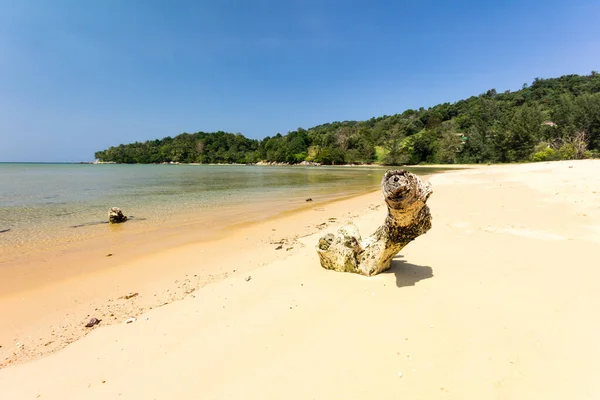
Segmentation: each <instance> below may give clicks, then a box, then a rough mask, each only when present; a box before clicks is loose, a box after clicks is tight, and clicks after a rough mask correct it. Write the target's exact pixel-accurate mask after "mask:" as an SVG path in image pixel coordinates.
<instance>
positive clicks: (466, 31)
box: [0, 0, 600, 161]
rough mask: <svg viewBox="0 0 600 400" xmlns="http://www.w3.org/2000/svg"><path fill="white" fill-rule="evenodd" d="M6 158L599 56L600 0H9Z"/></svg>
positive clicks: (1, 72) (69, 156)
mask: <svg viewBox="0 0 600 400" xmlns="http://www.w3.org/2000/svg"><path fill="white" fill-rule="evenodd" d="M0 10H1V11H0V161H87V160H92V159H93V155H94V152H95V151H96V150H101V149H104V148H106V147H108V146H111V145H117V144H120V143H129V142H133V141H136V140H137V141H143V140H147V139H154V138H161V137H164V136H175V135H176V134H178V133H181V132H196V131H200V130H202V131H209V132H210V131H216V130H224V131H228V132H241V133H243V134H245V135H246V136H248V137H252V138H262V137H264V136H267V135H273V134H276V133H277V132H281V133H286V132H288V131H289V130H293V129H296V128H298V127H304V128H309V127H311V126H314V125H317V124H321V123H325V122H331V121H340V120H360V119H368V118H370V117H373V116H380V115H384V114H387V115H390V114H395V113H398V112H402V111H404V110H405V109H407V108H418V107H421V106H425V107H427V106H432V105H435V104H437V103H440V102H446V101H450V102H452V101H456V100H460V99H461V98H465V97H468V96H470V95H476V94H479V93H482V92H484V91H486V90H488V89H490V88H496V89H497V90H498V91H504V90H507V89H511V90H516V89H519V88H520V87H521V86H522V85H523V83H525V82H528V83H530V82H531V81H532V80H533V79H534V78H535V77H542V78H543V77H556V76H560V75H564V74H570V73H578V74H588V73H589V72H590V71H592V70H598V69H600V24H598V23H597V21H598V18H599V17H600V2H598V1H597V0H594V1H588V0H578V1H553V0H546V1H525V0H522V1H508V0H507V1H494V2H491V1H483V0H481V1H477V2H476V1H376V0H371V1H351V0H350V1H328V0H320V1H312V0H292V1H285V0H278V1H252V0H246V1H242V0H236V1H210V2H207V1H201V0H198V1H187V0H186V1H176V0H173V1H166V0H103V1H81V0H76V1H71V0H69V1H67V0H62V1H60V0H53V1H51V0H47V1H45V0H38V1H30V0H19V1H13V0H0Z"/></svg>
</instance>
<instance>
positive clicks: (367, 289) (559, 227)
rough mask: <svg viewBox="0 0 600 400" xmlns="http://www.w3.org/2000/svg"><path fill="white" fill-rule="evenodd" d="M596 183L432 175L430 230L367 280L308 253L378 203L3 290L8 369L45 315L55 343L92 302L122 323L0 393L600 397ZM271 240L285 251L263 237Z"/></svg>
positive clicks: (581, 174) (568, 176)
mask: <svg viewBox="0 0 600 400" xmlns="http://www.w3.org/2000/svg"><path fill="white" fill-rule="evenodd" d="M599 172H600V162H599V161H578V162H557V163H547V164H526V165H509V166H492V167H482V168H478V169H474V170H466V171H456V172H450V173H446V174H441V175H436V176H434V177H433V178H431V179H430V180H431V182H432V183H433V186H434V194H433V195H432V197H431V199H430V202H429V204H430V207H431V209H432V214H433V218H434V219H433V228H432V230H431V231H430V232H428V233H427V234H426V235H424V236H422V237H420V238H418V239H417V240H415V241H414V242H413V243H411V244H410V245H409V246H407V247H406V248H405V249H404V250H403V251H402V253H401V255H400V256H398V257H397V259H396V260H395V261H394V263H393V268H392V269H391V270H390V271H389V272H388V273H384V274H382V275H379V276H376V277H373V278H365V277H362V276H357V275H352V274H342V273H336V272H331V271H326V270H323V269H321V268H320V266H319V263H318V257H317V255H316V252H315V251H314V244H315V243H316V241H317V239H318V237H319V236H320V234H322V233H323V232H327V231H332V230H334V229H335V228H336V227H338V226H339V225H340V222H343V221H344V220H347V219H352V220H353V221H354V222H355V223H356V224H357V225H358V226H359V228H360V229H361V231H362V232H363V233H364V234H366V233H369V231H371V230H373V229H375V228H376V226H378V225H379V224H380V222H381V221H382V220H383V217H384V214H385V208H384V207H383V206H382V203H383V202H382V198H381V195H380V194H379V193H377V194H370V195H365V196H361V197H357V198H354V199H351V200H347V201H343V202H339V203H333V204H330V205H327V206H325V207H324V208H322V210H323V211H315V209H321V208H320V207H318V205H315V207H314V208H312V209H310V210H307V211H305V212H302V213H296V214H293V215H289V216H286V217H284V218H280V219H278V220H276V221H269V222H268V223H265V224H262V225H255V226H252V227H251V228H248V229H241V230H238V231H236V233H235V234H234V235H231V236H230V237H229V238H228V239H227V240H225V241H223V240H222V241H217V242H214V243H210V244H206V243H205V244H202V245H195V246H186V247H182V248H179V249H177V250H171V251H168V252H158V253H157V254H153V255H151V256H148V257H146V258H143V257H142V258H139V259H137V260H135V261H130V262H128V263H126V264H123V265H120V266H119V267H118V268H117V267H115V268H114V270H110V271H108V270H99V271H95V272H93V273H90V274H86V275H84V276H78V277H76V278H73V280H71V281H64V282H54V283H52V284H49V285H47V286H41V287H36V288H32V289H30V290H29V291H26V292H23V293H20V294H17V293H14V294H11V295H10V296H5V297H3V298H1V299H0V317H1V319H0V321H2V335H3V336H2V338H4V340H8V342H0V345H2V346H3V347H4V348H1V349H0V351H5V348H6V347H9V348H10V350H9V352H8V353H10V354H12V353H16V354H17V355H18V354H25V355H23V356H16V358H14V360H16V361H19V360H25V359H27V358H28V357H33V356H35V355H36V351H37V350H39V348H40V346H41V347H46V346H43V344H42V345H36V344H34V342H35V341H39V342H40V343H42V342H45V340H46V338H42V340H39V338H37V337H35V336H33V334H32V333H31V332H34V330H35V329H34V328H32V326H36V324H37V328H36V329H38V330H39V332H40V335H42V334H47V330H48V324H54V325H53V326H55V329H56V330H57V332H58V335H59V336H58V337H59V338H60V336H61V335H62V336H63V337H64V335H63V334H62V333H61V329H63V328H59V327H58V326H59V325H60V322H58V324H57V323H56V322H52V319H53V318H57V317H58V316H60V315H64V313H65V310H70V311H69V314H71V313H72V314H73V315H76V317H72V318H73V319H69V318H68V317H65V319H66V320H67V321H68V323H69V324H72V325H66V326H67V328H64V329H65V331H66V332H74V331H73V329H75V325H73V324H75V323H77V329H79V330H76V331H75V332H79V331H81V330H83V328H81V324H82V323H84V322H85V317H87V314H91V312H90V310H91V311H92V312H94V310H93V309H90V307H92V306H97V308H99V311H96V312H97V313H106V312H110V310H107V309H104V308H102V307H105V305H106V303H107V299H110V300H112V301H111V302H109V303H113V304H118V305H119V307H116V306H115V308H116V309H119V310H121V309H124V310H127V311H124V312H123V313H120V314H118V317H117V320H114V319H113V321H115V322H118V324H114V325H112V326H104V325H105V324H106V322H108V320H111V318H110V316H109V317H106V316H104V317H103V319H104V320H103V322H102V323H101V324H100V326H99V327H97V328H94V329H93V332H92V333H90V334H89V335H87V336H85V337H84V338H82V339H81V340H78V341H76V342H75V343H73V344H71V345H69V346H67V347H65V348H63V349H62V350H60V351H58V352H55V353H54V354H51V355H49V356H46V357H43V358H40V359H37V360H34V361H30V362H22V363H20V364H18V365H13V366H9V367H7V368H4V369H2V370H0V394H1V398H2V399H11V400H12V399H36V398H41V399H113V398H114V399H116V398H119V399H240V398H244V399H254V398H256V399H399V398H407V399H432V398H433V399H435V398H440V399H513V398H526V399H530V398H536V399H537V398H539V399H565V398H576V399H597V398H600V347H599V346H597V345H596V344H595V342H594V340H595V339H596V337H597V336H598V335H599V334H600V315H599V314H598V312H597V310H598V309H599V307H600V293H599V292H598V290H597V281H598V278H599V277H600V272H599V271H598V266H599V265H600V261H599V255H600V173H599ZM377 206H379V207H377ZM329 217H336V218H338V220H337V221H336V222H333V223H328V224H327V226H322V227H321V228H324V229H322V230H320V231H319V232H318V233H314V234H312V235H310V233H311V232H314V231H316V230H317V229H315V225H317V224H319V223H322V222H325V221H327V220H328V218H329ZM274 224H275V225H274ZM271 229H276V231H272V230H271ZM303 234H308V236H304V237H302V235H303ZM293 236H297V238H296V239H295V240H292V239H293ZM246 238H248V239H246ZM282 238H288V239H289V241H290V243H293V244H292V245H289V246H288V245H285V244H284V245H283V248H282V249H281V250H275V248H276V246H277V245H274V244H270V243H269V242H270V241H278V240H279V239H282ZM288 247H293V249H291V250H289V251H286V249H287V248H288ZM203 250H204V251H203ZM165 265H173V266H174V267H173V271H171V272H169V271H165V268H164V267H165ZM234 270H235V272H234ZM181 274H183V276H181ZM185 274H187V277H185ZM194 274H196V275H197V276H196V277H194V276H193V275H194ZM142 275H143V277H144V278H143V279H142V278H141V277H142ZM209 275H212V278H211V277H210V276H209ZM136 276H137V277H138V279H136ZM249 276H251V279H250V280H247V279H248V277H249ZM107 277H110V278H107ZM193 278H197V279H195V280H194V279H193ZM222 278H225V279H222ZM174 279H175V280H178V283H174ZM185 279H188V280H189V281H185ZM210 282H212V283H210ZM137 283H139V286H138V285H136V284H137ZM142 283H143V284H142ZM206 283H210V284H207V285H205V284H206ZM111 285H112V286H111ZM116 285H119V287H116ZM165 285H170V287H173V285H174V287H178V288H177V294H176V295H175V297H174V298H173V299H176V298H179V297H181V298H182V299H183V300H181V301H177V302H173V303H172V304H168V305H166V306H164V307H158V308H156V307H155V308H154V309H152V310H150V311H147V310H148V309H149V308H150V307H152V304H156V301H153V300H152V299H153V298H155V296H154V294H157V296H156V297H159V296H162V297H161V301H163V299H164V301H165V302H168V301H170V300H173V299H170V298H169V295H165V292H164V290H166V289H164V290H163V291H162V292H160V290H162V289H163V288H164V287H165ZM111 287H112V289H110V290H109V289H108V288H111ZM196 288H199V289H198V290H195V291H193V292H192V291H191V290H192V289H196ZM173 290H175V289H173ZM130 291H131V292H138V293H139V295H138V296H136V297H134V298H132V299H128V300H127V299H118V297H119V296H122V295H124V294H127V292H130ZM186 292H189V293H188V294H185V293H186ZM166 293H170V292H166ZM80 298H82V299H86V304H76V305H75V306H74V305H73V301H78V299H80ZM42 301H43V303H40V302H42ZM81 303H83V302H81ZM88 303H89V304H88ZM40 304H43V305H40ZM131 304H136V306H131ZM42 307H46V312H44V313H40V312H39V310H40V309H41V308H42ZM120 307H122V308H120ZM11 310H12V311H11ZM136 311H137V312H140V311H145V312H144V313H143V314H141V315H138V318H137V320H136V321H135V322H133V323H131V324H123V323H122V322H123V321H124V319H126V317H128V316H129V314H133V313H134V312H136ZM11 312H12V314H11ZM36 312H37V313H38V314H39V315H38V318H34V319H33V320H31V319H29V320H28V319H27V318H24V317H20V316H21V315H25V316H29V317H31V316H32V315H36V314H35V313H36ZM116 315H117V314H115V316H116ZM100 317H101V316H100ZM7 324H8V326H7ZM69 329H71V330H69ZM7 332H10V334H6V333H7ZM19 332H21V333H22V334H21V335H18V333H19ZM44 332H46V333H44ZM69 334H70V335H72V336H71V339H73V340H74V339H75V338H77V337H78V336H77V335H76V334H72V333H69ZM11 335H12V336H11ZM15 335H16V336H19V338H20V339H19V340H22V342H21V343H23V344H24V347H23V348H22V349H21V350H18V348H17V345H16V343H15V342H14V340H17V337H16V336H15ZM13 336H15V337H13ZM27 336H32V337H31V338H28V337H27ZM0 340H2V339H0ZM61 340H62V339H61ZM49 346H52V345H49ZM29 347H31V348H32V349H35V350H34V351H31V353H27V351H28V349H29ZM8 353H7V352H5V353H4V354H8Z"/></svg>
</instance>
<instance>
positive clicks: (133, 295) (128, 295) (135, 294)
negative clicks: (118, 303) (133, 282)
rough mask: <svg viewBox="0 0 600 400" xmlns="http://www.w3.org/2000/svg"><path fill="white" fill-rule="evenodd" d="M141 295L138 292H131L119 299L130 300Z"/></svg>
mask: <svg viewBox="0 0 600 400" xmlns="http://www.w3.org/2000/svg"><path fill="white" fill-rule="evenodd" d="M138 294H139V293H138V292H129V293H127V294H126V295H125V296H121V297H119V299H125V300H129V299H131V298H133V297H135V296H137V295H138Z"/></svg>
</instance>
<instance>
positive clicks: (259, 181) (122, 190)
mask: <svg viewBox="0 0 600 400" xmlns="http://www.w3.org/2000/svg"><path fill="white" fill-rule="evenodd" d="M408 169H409V170H411V171H412V172H415V173H417V174H430V173H432V172H435V170H432V169H430V168H419V167H415V168H408ZM385 171H386V168H385V167H378V166H373V167H370V166H369V167H367V166H360V167H351V166H321V167H315V166H258V165H181V164H179V165H177V164H176V165H163V164H161V165H122V164H44V163H0V232H1V233H0V254H1V253H2V252H3V249H4V252H5V253H8V249H11V250H13V251H14V250H15V249H17V250H18V249H19V248H22V249H32V248H36V249H38V248H42V247H52V246H53V245H54V244H56V243H59V242H60V243H70V242H79V241H82V240H87V239H93V238H94V237H96V236H102V235H105V234H107V232H108V229H109V227H108V224H107V223H106V222H107V213H108V209H109V208H110V207H119V208H121V209H122V210H123V212H124V214H125V215H128V216H129V217H131V219H130V221H128V222H127V223H126V224H124V225H126V226H127V228H126V229H129V230H132V231H135V230H139V231H143V230H148V229H157V228H159V227H161V226H169V225H170V226H172V225H177V224H185V223H191V222H193V223H196V224H199V226H200V227H201V226H205V227H206V229H207V230H210V229H217V228H223V227H225V226H226V225H232V224H238V223H247V222H253V221H259V220H264V219H267V218H270V217H274V216H276V215H277V214H280V213H282V212H285V211H291V210H295V209H300V208H303V207H306V206H307V205H311V206H312V205H314V206H315V207H316V206H318V204H319V203H323V202H329V201H333V200H338V199H343V198H347V197H351V196H355V195H359V194H363V193H367V192H372V191H375V190H377V188H378V187H379V186H380V184H381V179H382V176H383V174H384V173H385ZM309 199H310V200H309ZM203 223H204V225H203ZM1 261H2V257H1V256H0V262H1Z"/></svg>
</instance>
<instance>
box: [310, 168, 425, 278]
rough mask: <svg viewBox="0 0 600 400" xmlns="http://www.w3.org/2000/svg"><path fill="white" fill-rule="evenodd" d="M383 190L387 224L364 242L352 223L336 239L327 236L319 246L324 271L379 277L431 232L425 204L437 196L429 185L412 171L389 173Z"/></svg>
mask: <svg viewBox="0 0 600 400" xmlns="http://www.w3.org/2000/svg"><path fill="white" fill-rule="evenodd" d="M381 190H382V191H383V196H384V198H385V202H386V204H387V207H388V215H387V217H386V219H385V223H384V224H383V225H382V226H380V227H379V228H378V229H377V230H376V231H375V233H374V234H372V235H371V236H369V237H368V238H366V239H364V240H363V239H361V237H360V233H359V232H358V229H357V228H356V226H355V225H354V224H352V223H350V224H348V225H345V226H343V227H341V228H340V229H339V230H338V231H337V233H336V234H335V235H334V234H332V233H329V234H327V235H325V236H323V237H322V238H321V239H320V240H319V243H318V244H317V253H319V258H320V259H321V266H322V267H323V268H326V269H332V270H335V271H341V272H354V273H358V274H362V275H366V276H372V275H376V274H378V273H380V272H383V271H385V270H387V269H389V268H390V264H391V262H392V259H393V258H394V256H395V255H396V254H398V252H399V251H400V250H402V248H403V247H404V246H406V245H407V244H408V243H410V242H411V241H413V240H414V239H415V238H416V237H418V236H419V235H422V234H424V233H425V232H427V231H428V230H429V229H430V228H431V213H430V212H429V207H428V206H427V204H425V203H426V202H427V199H428V198H429V196H430V195H431V193H433V190H432V189H431V185H430V184H429V182H427V183H424V182H422V181H421V179H419V177H418V176H416V175H415V174H412V173H410V172H408V171H403V170H400V171H387V172H386V173H385V175H384V177H383V180H382V182H381Z"/></svg>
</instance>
